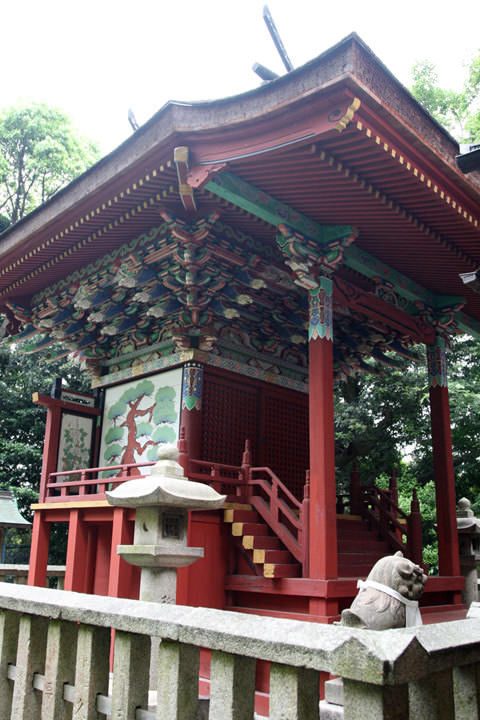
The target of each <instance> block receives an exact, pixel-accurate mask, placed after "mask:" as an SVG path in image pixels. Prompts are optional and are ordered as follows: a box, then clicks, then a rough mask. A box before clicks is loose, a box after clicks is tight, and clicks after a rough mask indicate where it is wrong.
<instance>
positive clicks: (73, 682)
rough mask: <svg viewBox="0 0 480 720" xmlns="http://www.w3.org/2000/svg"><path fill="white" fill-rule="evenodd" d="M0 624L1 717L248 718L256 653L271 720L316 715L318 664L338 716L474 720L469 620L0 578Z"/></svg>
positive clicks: (474, 628) (477, 646) (474, 637)
mask: <svg viewBox="0 0 480 720" xmlns="http://www.w3.org/2000/svg"><path fill="white" fill-rule="evenodd" d="M476 612H477V609H476V608H473V610H472V614H473V615H475V614H476ZM479 612H480V611H479ZM0 619H1V622H0V718H2V720H3V718H6V719H8V718H14V719H15V720H39V718H41V720H64V719H66V718H71V717H73V718H75V720H93V719H94V718H95V719H96V718H99V717H100V718H101V717H110V718H112V719H113V720H133V719H135V720H155V719H156V720H160V718H161V719H162V720H197V718H199V717H205V718H206V717H208V718H209V720H252V718H253V715H254V690H255V660H256V659H262V660H267V661H270V662H271V671H270V716H269V717H270V719H271V720H311V719H314V718H318V713H319V709H318V707H319V672H320V671H328V672H331V673H332V674H334V675H339V676H341V677H343V680H344V717H345V720H356V719H357V718H362V720H365V718H368V719H369V720H376V719H377V718H378V719H379V718H383V719H386V718H388V720H397V719H398V720H407V719H408V718H412V719H413V718H415V719H417V720H418V719H419V718H422V720H430V719H433V718H438V719H440V718H441V719H442V720H446V719H447V718H455V720H472V718H476V717H478V707H477V702H478V695H479V678H480V673H479V669H480V618H478V619H477V618H475V617H471V618H470V619H468V620H462V621H456V622H450V623H443V624H441V625H427V626H422V627H416V628H405V629H399V630H386V631H382V632H375V631H369V630H358V629H352V628H345V627H338V626H330V625H321V624H316V623H308V622H300V621H294V620H281V619H278V618H267V617H257V616H253V615H247V614H241V613H232V612H223V611H220V610H210V609H203V608H192V607H182V606H175V605H159V604H156V603H145V602H140V601H135V600H123V599H116V598H109V597H103V596H98V595H82V594H79V593H72V592H65V591H61V590H47V589H43V588H37V587H28V586H24V585H12V584H5V583H1V584H0ZM111 628H114V629H115V631H116V632H115V636H114V663H113V673H112V676H111V678H110V638H111V632H110V629H111ZM152 638H161V642H160V644H158V642H156V643H151V639H152ZM152 646H153V647H154V648H155V652H154V654H155V656H156V657H155V663H152V665H153V666H154V667H155V668H156V672H155V676H154V684H155V686H156V687H155V690H156V691H157V692H156V693H155V702H152V698H153V693H150V702H151V704H150V706H149V676H150V648H151V647H152ZM200 648H209V649H211V651H212V653H211V680H210V703H209V706H210V707H209V714H208V715H207V714H206V713H204V714H203V715H199V714H198V713H199V699H198V675H199V655H200ZM109 680H110V682H109ZM109 687H110V690H109ZM150 689H151V688H150ZM204 711H206V708H205V707H204V708H202V711H201V712H202V713H203V712H204Z"/></svg>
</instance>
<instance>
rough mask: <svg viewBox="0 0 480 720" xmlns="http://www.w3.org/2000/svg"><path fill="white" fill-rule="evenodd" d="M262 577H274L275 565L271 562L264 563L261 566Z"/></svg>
mask: <svg viewBox="0 0 480 720" xmlns="http://www.w3.org/2000/svg"><path fill="white" fill-rule="evenodd" d="M263 577H266V578H274V577H275V565H274V564H273V563H265V565H264V566H263Z"/></svg>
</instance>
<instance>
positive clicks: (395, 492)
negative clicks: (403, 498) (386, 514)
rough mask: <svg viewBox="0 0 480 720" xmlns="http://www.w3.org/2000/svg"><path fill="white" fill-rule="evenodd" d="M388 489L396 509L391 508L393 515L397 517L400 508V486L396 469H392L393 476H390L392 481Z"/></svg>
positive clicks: (389, 482)
mask: <svg viewBox="0 0 480 720" xmlns="http://www.w3.org/2000/svg"><path fill="white" fill-rule="evenodd" d="M388 489H389V490H390V500H391V501H392V504H393V505H394V506H395V507H391V508H390V509H391V512H392V514H393V515H394V516H395V517H396V516H397V507H398V485H397V476H396V473H395V468H392V474H391V475H390V480H389V481H388Z"/></svg>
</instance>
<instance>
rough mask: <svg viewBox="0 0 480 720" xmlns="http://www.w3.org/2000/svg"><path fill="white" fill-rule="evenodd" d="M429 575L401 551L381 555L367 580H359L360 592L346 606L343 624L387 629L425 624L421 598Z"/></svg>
mask: <svg viewBox="0 0 480 720" xmlns="http://www.w3.org/2000/svg"><path fill="white" fill-rule="evenodd" d="M426 581H427V576H426V575H425V574H424V572H423V570H422V568H421V567H420V566H419V565H415V563H413V562H412V561H411V560H409V559H408V558H405V557H403V553H401V552H400V551H399V552H397V553H395V555H388V556H387V557H384V558H381V559H380V560H379V561H378V562H377V563H375V565H374V566H373V568H372V569H371V571H370V574H369V575H368V577H367V579H366V580H365V581H363V580H359V581H358V585H357V587H358V588H360V592H359V593H358V595H357V597H356V598H355V600H354V601H353V603H352V605H351V607H350V608H349V609H348V610H343V612H342V619H341V621H340V625H347V626H349V627H358V628H369V629H371V630H387V629H389V628H399V627H405V626H406V625H407V626H408V625H421V624H422V619H421V617H420V611H419V609H418V599H419V597H420V596H421V594H422V593H423V589H424V587H425V583H426Z"/></svg>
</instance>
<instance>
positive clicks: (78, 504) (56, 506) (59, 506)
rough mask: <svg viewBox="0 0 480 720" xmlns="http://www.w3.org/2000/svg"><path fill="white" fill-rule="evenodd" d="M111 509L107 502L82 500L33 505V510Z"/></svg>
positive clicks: (31, 506)
mask: <svg viewBox="0 0 480 720" xmlns="http://www.w3.org/2000/svg"><path fill="white" fill-rule="evenodd" d="M96 507H111V508H112V510H113V509H114V508H113V505H110V503H109V502H108V501H107V500H80V501H73V502H49V503H33V504H32V505H30V508H31V510H75V508H96Z"/></svg>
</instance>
